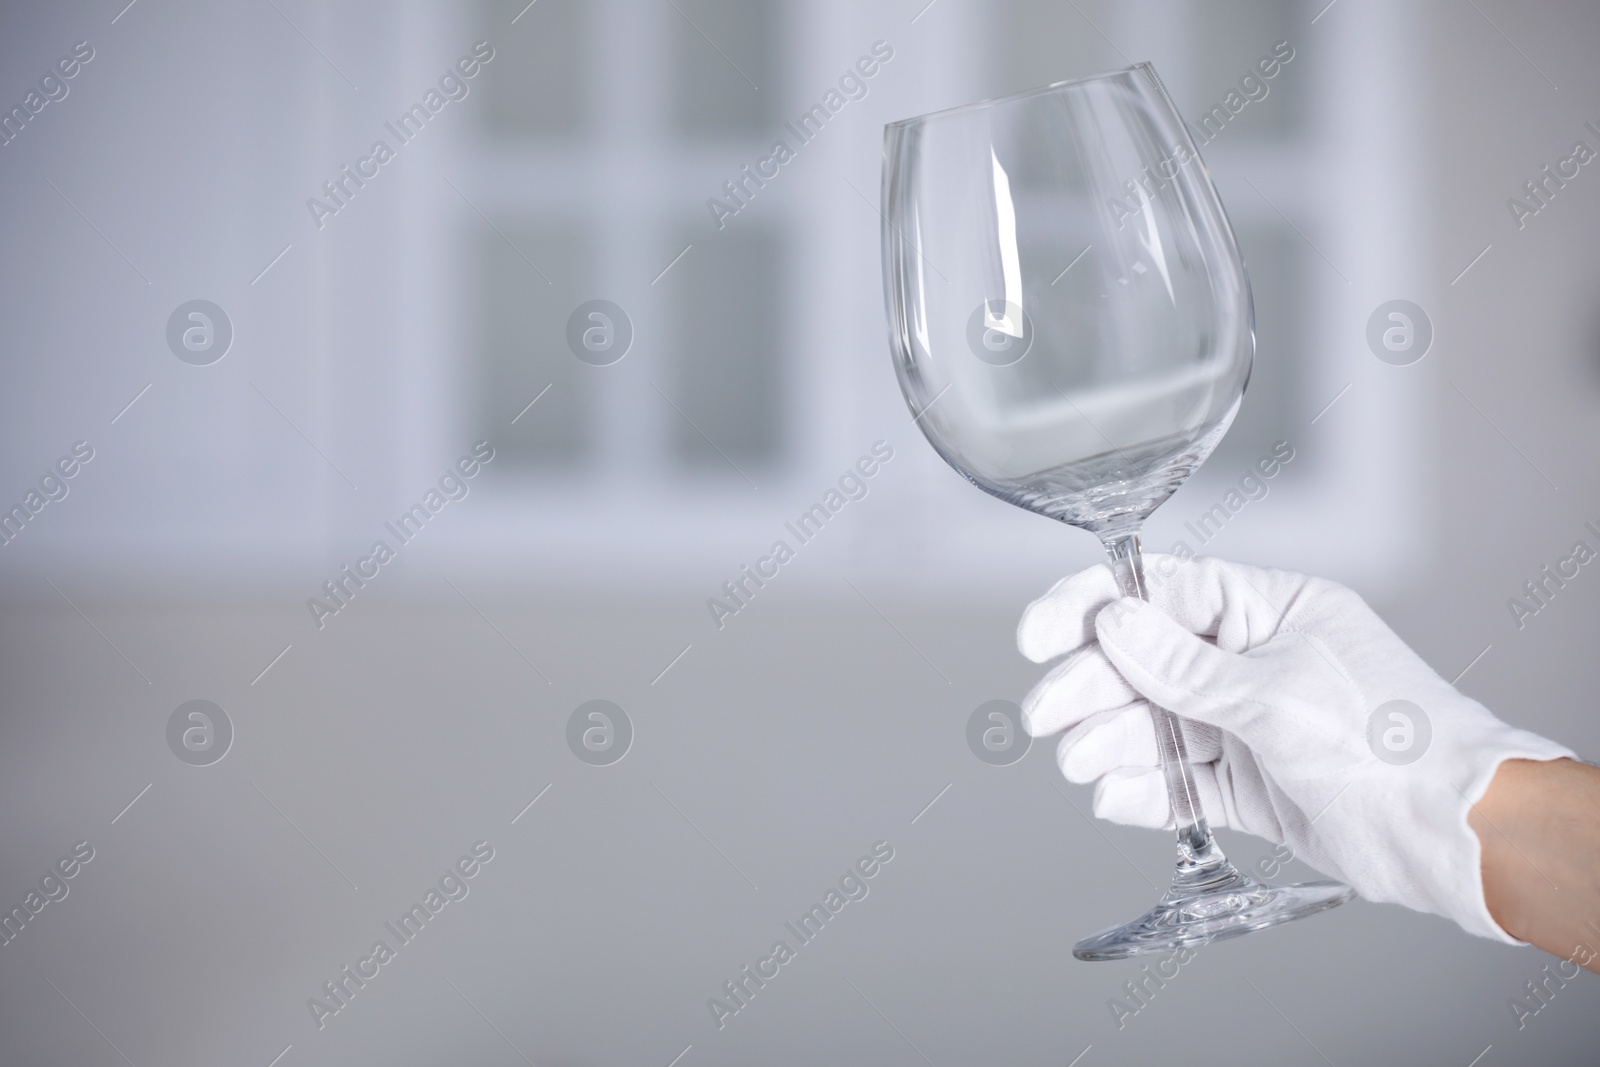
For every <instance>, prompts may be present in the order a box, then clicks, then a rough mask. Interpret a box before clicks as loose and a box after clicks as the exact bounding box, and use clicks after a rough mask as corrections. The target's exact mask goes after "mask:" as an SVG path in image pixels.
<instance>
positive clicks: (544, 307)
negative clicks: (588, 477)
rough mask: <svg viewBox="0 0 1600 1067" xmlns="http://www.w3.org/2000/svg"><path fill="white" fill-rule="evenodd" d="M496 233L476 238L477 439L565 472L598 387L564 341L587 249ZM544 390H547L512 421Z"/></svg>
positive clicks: (584, 440) (589, 429)
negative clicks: (480, 432)
mask: <svg viewBox="0 0 1600 1067" xmlns="http://www.w3.org/2000/svg"><path fill="white" fill-rule="evenodd" d="M519 25H520V23H519ZM498 225H499V227H500V229H501V230H503V231H505V236H504V237H502V236H501V235H500V234H499V233H497V232H495V231H494V230H493V229H487V230H485V231H484V232H483V233H482V234H481V235H480V236H479V238H478V240H479V244H480V247H481V249H482V252H481V254H480V256H479V263H480V264H481V270H482V277H481V278H480V279H479V286H478V291H479V293H480V294H481V299H482V302H483V303H482V307H483V312H482V316H483V317H482V319H481V324H482V325H481V329H482V334H481V337H482V344H483V366H484V374H483V377H482V382H483V386H484V394H483V402H482V404H481V407H480V410H482V411H483V412H484V414H485V418H484V422H485V423H486V427H485V430H484V433H485V436H487V437H488V438H489V439H490V440H491V441H493V442H494V444H495V447H496V448H497V449H501V451H502V453H503V454H504V455H505V456H506V463H507V465H508V466H552V465H554V466H572V465H575V464H577V463H579V462H581V461H582V460H583V459H584V458H585V457H586V456H587V455H588V454H589V452H590V450H591V448H592V445H593V436H594V433H593V431H594V408H595V400H596V397H595V385H596V381H595V377H594V368H593V367H590V366H587V365H586V364H583V363H580V362H579V361H578V359H577V357H575V356H574V355H573V354H572V352H571V351H569V350H568V348H567V343H566V324H567V317H568V315H570V314H571V312H572V310H573V309H574V308H575V307H577V306H578V305H579V304H580V303H582V302H583V301H585V300H587V299H589V295H590V294H588V293H577V292H575V291H572V288H571V286H570V285H568V284H566V283H565V279H569V278H572V279H584V278H590V277H592V276H593V274H592V271H591V270H590V262H589V249H590V241H589V240H587V239H586V235H585V234H583V233H581V232H579V231H577V230H575V229H573V228H570V227H568V228H554V227H544V228H541V227H536V226H531V225H528V224H522V225H518V224H516V223H510V222H505V221H501V222H500V223H499V224H498ZM507 238H509V239H510V242H512V243H514V244H515V246H516V247H515V248H513V247H512V245H511V244H508V243H507ZM524 257H526V258H524ZM529 261H531V262H532V263H533V264H537V265H538V267H539V269H540V270H543V271H544V272H545V274H548V275H549V276H550V278H551V279H552V280H553V281H554V283H555V284H554V285H551V284H549V283H547V282H546V281H545V279H544V278H542V277H540V276H539V273H538V271H536V270H535V269H534V268H533V267H532V266H530V265H529ZM554 264H559V265H560V268H561V269H560V270H559V271H557V270H556V269H555V267H554V266H553V265H554ZM546 385H549V386H550V391H549V392H547V393H545V395H544V396H543V398H541V399H540V400H539V402H538V403H537V404H535V405H534V406H533V407H532V408H531V409H529V410H528V412H527V413H526V414H523V415H521V417H520V418H518V417H517V416H518V414H519V413H520V412H521V411H522V409H523V407H524V406H525V405H526V404H527V403H528V402H529V401H530V400H532V399H533V398H534V397H535V396H538V395H539V391H540V390H542V389H543V388H544V387H545V386H546ZM513 418H516V422H515V423H514V424H513V423H512V421H511V420H512V419H513ZM502 442H503V446H502Z"/></svg>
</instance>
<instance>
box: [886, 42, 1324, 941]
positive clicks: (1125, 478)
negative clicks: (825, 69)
mask: <svg viewBox="0 0 1600 1067" xmlns="http://www.w3.org/2000/svg"><path fill="white" fill-rule="evenodd" d="M883 270H884V292H885V301H886V303H887V306H888V313H889V341H890V348H891V349H892V352H893V356H894V365H895V372H896V376H897V377H898V378H899V381H900V388H901V391H902V392H903V393H904V394H905V398H906V402H907V404H909V405H910V407H911V412H912V415H913V416H914V420H915V422H916V424H917V425H918V426H920V427H922V432H923V433H924V434H925V435H926V436H927V438H928V441H929V443H930V444H932V445H933V447H934V450H935V451H937V452H938V453H939V455H940V456H942V457H943V458H944V460H945V462H947V463H949V464H950V465H951V466H952V467H954V468H955V469H956V470H957V471H959V472H960V473H961V474H962V475H964V476H965V477H966V478H967V479H968V480H969V481H971V482H972V483H973V484H974V485H976V486H977V487H978V488H980V489H982V490H984V491H985V492H988V493H992V494H993V495H995V496H997V497H999V498H1000V499H1001V500H1005V501H1008V502H1009V503H1012V504H1015V505H1017V506H1018V507H1021V508H1026V509H1027V510H1029V511H1034V512H1037V513H1039V514H1041V515H1045V516H1048V517H1050V518H1053V519H1058V520H1060V521H1061V522H1065V523H1068V524H1070V525H1072V526H1077V527H1081V528H1082V529H1085V530H1088V531H1090V532H1092V533H1094V534H1096V535H1098V536H1099V538H1100V539H1101V541H1102V542H1103V543H1104V545H1105V548H1106V552H1107V553H1108V555H1109V556H1110V559H1111V568H1112V571H1113V573H1114V574H1115V576H1116V579H1117V581H1118V583H1119V585H1120V586H1121V589H1122V591H1123V593H1124V594H1125V595H1127V596H1135V597H1143V596H1144V595H1145V577H1144V571H1143V566H1142V560H1141V556H1140V553H1139V529H1140V526H1141V525H1142V524H1143V522H1144V520H1145V518H1146V517H1147V516H1148V515H1149V514H1150V513H1151V512H1152V511H1153V510H1154V509H1155V508H1156V506H1157V505H1159V504H1160V503H1161V502H1162V501H1164V500H1166V499H1167V498H1168V497H1169V496H1171V495H1172V494H1173V492H1175V491H1176V490H1177V488H1178V486H1180V485H1181V484H1183V481H1184V479H1186V478H1187V477H1188V476H1189V475H1190V474H1191V473H1192V472H1193V471H1194V469H1195V468H1196V467H1198V466H1199V465H1200V464H1201V462H1203V461H1204V460H1205V458H1206V457H1207V456H1208V455H1210V454H1211V451H1212V449H1213V448H1215V447H1216V445H1217V442H1218V441H1219V440H1221V438H1222V435H1223V433H1224V432H1226V430H1227V429H1228V426H1229V424H1230V423H1231V422H1232V421H1233V417H1234V414H1235V412H1237V411H1238V410H1239V402H1240V400H1241V399H1242V397H1243V396H1244V390H1245V385H1246V384H1247V383H1248V382H1249V380H1250V366H1251V361H1252V357H1253V355H1254V352H1255V333H1254V313H1253V310H1252V307H1251V300H1250V282H1249V279H1248V278H1247V277H1246V276H1245V269H1244V262H1243V260H1242V259H1241V258H1240V255H1239V249H1238V247H1237V245H1236V244H1235V243H1234V238H1233V232H1232V230H1231V229H1230V227H1229V225H1228V219H1227V215H1226V214H1225V213H1224V211H1223V208H1222V202H1221V201H1220V200H1219V199H1218V197H1217V191H1216V189H1215V188H1213V186H1212V184H1211V179H1210V176H1209V174H1208V173H1207V171H1206V168H1205V164H1204V163H1203V162H1201V159H1200V154H1199V153H1198V152H1197V151H1196V150H1195V147H1194V143H1193V141H1192V140H1191V139H1190V137H1189V134H1188V131H1187V129H1186V128H1185V126H1184V123H1183V120H1182V119H1181V118H1180V117H1179V115H1178V113H1177V110H1176V109H1175V107H1174V106H1173V103H1172V99H1171V97H1170V96H1168V94H1167V91H1166V88H1165V87H1164V86H1163V85H1162V84H1161V80H1160V79H1159V78H1158V77H1157V76H1156V72H1155V70H1154V68H1152V67H1151V66H1150V64H1148V63H1141V64H1138V65H1137V66H1133V67H1129V68H1128V69H1126V70H1120V71H1116V72H1113V73H1110V74H1103V75H1098V76H1095V77H1091V78H1083V79H1079V80H1076V81H1067V82H1060V83H1058V84H1055V85H1050V86H1047V87H1045V88H1043V89H1036V90H1033V91H1030V92H1025V93H1019V94H1017V95H1015V96H1009V97H1005V98H1003V99H999V100H990V101H985V102H982V103H977V104H969V105H967V106H965V107H958V108H954V109H951V110H949V111H940V112H937V113H935V114H932V115H924V116H922V117H920V118H913V119H906V120H904V121H902V122H896V123H891V124H890V125H889V126H887V127H885V129H884V169H883ZM1151 714H1152V716H1153V718H1154V721H1155V731H1156V740H1157V746H1158V748H1159V751H1160V754H1161V761H1162V769H1163V771H1164V773H1165V777H1166V782H1167V791H1168V795H1169V797H1170V798H1171V803H1172V811H1173V818H1174V822H1175V823H1176V824H1177V835H1178V842H1177V845H1178V859H1177V867H1176V870H1175V871H1174V874H1173V879H1172V887H1171V889H1169V890H1168V891H1167V893H1166V894H1165V895H1164V896H1163V897H1162V898H1161V900H1160V901H1159V902H1158V903H1157V904H1156V906H1155V907H1154V908H1152V909H1151V910H1150V911H1148V912H1146V913H1145V914H1144V915H1142V916H1140V917H1139V918H1137V919H1135V920H1133V921H1132V922H1129V923H1126V924H1124V925H1122V926H1118V927H1113V928H1112V929H1109V930H1105V931H1103V932H1101V933H1099V934H1096V935H1094V936H1093V937H1090V938H1087V939H1085V940H1083V941H1080V942H1079V943H1078V944H1077V945H1076V946H1075V947H1074V949H1073V955H1075V956H1077V957H1078V958H1079V959H1083V960H1107V959H1120V958H1123V957H1126V956H1133V955H1140V954H1143V953H1149V952H1163V951H1167V950H1170V949H1172V948H1174V947H1177V946H1179V945H1185V944H1193V943H1196V942H1205V941H1212V940H1216V939H1219V938H1225V937H1234V936H1237V935H1240V934H1244V933H1249V932H1250V931H1252V930H1260V929H1263V928H1265V927H1268V926H1275V925H1277V924H1279V923H1283V922H1287V921H1289V920H1291V919H1298V918H1301V917H1302V916H1306V915H1310V914H1312V913H1314V912H1318V911H1322V910H1324V909H1327V908H1331V907H1334V906H1336V905H1338V904H1341V903H1343V902H1344V901H1346V900H1348V899H1349V898H1350V897H1351V896H1352V895H1353V892H1352V890H1350V889H1349V888H1348V887H1347V886H1344V885H1341V884H1339V883H1337V882H1307V883H1304V884H1301V885H1290V886H1275V885H1268V884H1264V883H1262V882H1258V881H1256V880H1255V879H1254V878H1251V877H1250V876H1249V875H1246V874H1244V873H1242V872H1240V871H1239V870H1237V869H1236V868H1235V867H1234V866H1233V864H1231V863H1229V862H1228V859H1227V857H1226V856H1224V855H1223V854H1222V850H1221V849H1220V848H1218V847H1217V844H1216V842H1215V841H1214V840H1213V839H1212V836H1211V831H1210V829H1209V828H1208V827H1207V825H1206V820H1205V815H1204V813H1203V812H1202V811H1201V810H1200V805H1199V799H1198V795H1197V793H1196V791H1195V788H1194V779H1193V775H1192V773H1191V771H1190V768H1189V764H1188V758H1187V752H1186V749H1185V745H1184V735H1183V724H1182V722H1181V721H1180V720H1179V719H1178V718H1177V717H1176V716H1174V715H1173V714H1172V713H1171V712H1168V711H1166V710H1164V709H1162V708H1158V707H1155V706H1153V705H1152V708H1151Z"/></svg>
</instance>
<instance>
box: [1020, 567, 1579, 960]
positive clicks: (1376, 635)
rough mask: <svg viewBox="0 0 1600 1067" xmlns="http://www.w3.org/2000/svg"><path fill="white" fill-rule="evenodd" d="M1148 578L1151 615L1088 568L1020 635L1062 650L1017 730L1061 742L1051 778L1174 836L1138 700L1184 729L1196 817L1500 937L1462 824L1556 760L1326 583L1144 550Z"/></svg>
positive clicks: (1556, 754) (1032, 646)
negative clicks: (1518, 775)
mask: <svg viewBox="0 0 1600 1067" xmlns="http://www.w3.org/2000/svg"><path fill="white" fill-rule="evenodd" d="M1145 571H1146V574H1147V578H1148V579H1149V581H1148V586H1149V595H1150V600H1151V602H1150V603H1148V604H1147V603H1143V602H1140V601H1137V600H1130V599H1127V598H1122V597H1120V595H1119V590H1118V589H1117V587H1116V584H1115V582H1114V581H1113V580H1112V578H1111V575H1110V572H1109V570H1108V569H1107V568H1105V567H1103V566H1102V567H1095V568H1091V569H1090V570H1087V571H1084V572H1081V573H1080V574H1076V575H1073V576H1071V577H1069V578H1067V579H1065V580H1064V581H1062V582H1061V583H1059V584H1058V585H1057V586H1056V587H1055V588H1054V589H1052V590H1051V591H1050V592H1049V593H1048V594H1046V595H1045V596H1044V597H1042V598H1041V599H1040V600H1038V601H1035V602H1034V603H1033V604H1032V605H1030V606H1029V608H1028V609H1027V611H1026V612H1025V613H1024V615H1023V620H1022V623H1021V625H1020V626H1019V628H1018V646H1019V648H1020V649H1021V650H1022V652H1023V653H1024V654H1025V655H1027V656H1028V657H1029V658H1030V659H1033V660H1034V661H1036V662H1044V661H1046V660H1051V659H1056V658H1057V657H1064V658H1063V659H1061V661H1060V662H1059V663H1057V664H1056V665H1055V666H1054V667H1053V668H1052V670H1051V671H1050V673H1049V674H1047V675H1046V677H1045V679H1044V680H1043V681H1042V682H1041V683H1040V684H1039V685H1038V686H1036V687H1035V689H1034V691H1033V692H1032V693H1030V694H1029V695H1028V696H1027V698H1026V699H1025V700H1024V702H1023V721H1024V724H1025V726H1026V727H1027V728H1028V730H1029V732H1030V733H1032V734H1033V735H1034V736H1043V735H1046V734H1055V733H1060V734H1062V740H1061V744H1060V747H1059V749H1058V758H1059V762H1060V765H1061V769H1062V772H1063V774H1064V775H1065V776H1066V777H1067V778H1068V779H1069V780H1071V781H1075V782H1093V783H1094V784H1095V813H1096V814H1097V815H1099V816H1101V817H1102V818H1107V819H1111V820H1113V821H1117V822H1123V823H1128V824H1131V825H1137V826H1149V827H1159V826H1169V827H1170V826H1171V825H1172V815H1171V810H1170V807H1169V804H1168V802H1167V798H1166V794H1165V790H1164V786H1163V776H1162V773H1161V771H1160V767H1159V760H1158V758H1157V755H1156V748H1155V737H1154V730H1153V728H1152V727H1151V724H1150V714H1149V709H1150V705H1151V704H1152V703H1153V704H1155V705H1157V706H1160V707H1164V708H1167V709H1169V710H1171V711H1172V712H1174V713H1176V714H1177V715H1179V716H1181V717H1182V718H1183V719H1184V720H1185V733H1186V736H1187V739H1188V744H1189V750H1190V757H1191V762H1192V764H1193V771H1194V780H1195V784H1196V787H1197V789H1198V790H1199V792H1200V799H1201V801H1202V805H1203V807H1204V809H1205V811H1206V814H1207V816H1208V817H1209V819H1210V821H1211V822H1212V823H1213V824H1216V825H1222V826H1231V827H1234V828H1236V829H1241V830H1244V831H1246V832H1248V833H1253V834H1256V835H1257V836H1260V837H1263V838H1266V839H1267V840H1269V841H1272V842H1274V843H1287V844H1288V845H1289V847H1290V848H1291V849H1292V850H1293V851H1294V853H1295V854H1296V855H1298V856H1299V857H1300V858H1302V859H1304V860H1305V861H1306V862H1308V863H1310V864H1311V865H1312V866H1314V867H1317V868H1318V869H1320V870H1322V871H1325V872H1327V873H1328V874H1331V875H1333V876H1335V877H1337V878H1340V879H1342V880H1343V881H1345V882H1347V883H1349V884H1350V885H1351V886H1353V887H1354V888H1355V889H1356V890H1357V891H1358V892H1359V893H1361V895H1362V896H1364V897H1367V898H1368V899H1369V900H1374V901H1392V902H1396V903H1400V904H1404V905H1406V906H1408V907H1411V908H1415V909H1417V910H1420V911H1427V912H1433V913H1435V914H1439V915H1443V916H1445V917H1447V918H1449V919H1451V920H1453V921H1455V922H1456V923H1457V924H1459V925H1460V926H1461V927H1462V928H1463V929H1465V930H1467V931H1468V932H1470V933H1474V934H1477V935H1479V936H1482V937H1488V938H1492V939H1495V940H1500V941H1505V942H1513V943H1515V941H1516V939H1515V938H1514V937H1513V936H1512V935H1511V934H1510V933H1508V932H1507V931H1506V930H1505V929H1504V928H1502V927H1501V925H1500V924H1499V923H1498V922H1497V921H1496V919H1495V917H1494V916H1493V915H1492V914H1491V912H1490V909H1489V907H1488V905H1487V903H1486V899H1485V890H1484V880H1483V875H1482V870H1483V868H1482V862H1483V857H1482V855H1481V849H1480V841H1479V838H1478V836H1477V835H1476V834H1475V833H1474V832H1473V829H1472V828H1471V827H1470V826H1469V812H1470V811H1471V809H1472V807H1473V805H1474V803H1476V802H1477V801H1479V800H1480V799H1482V798H1484V796H1485V794H1486V792H1487V791H1488V789H1489V787H1490V782H1491V780H1492V779H1494V778H1495V777H1496V776H1497V772H1498V769H1499V768H1500V767H1501V766H1502V765H1503V764H1504V763H1505V762H1506V761H1510V760H1530V761H1548V760H1560V759H1562V758H1564V757H1570V756H1572V755H1573V753H1572V751H1571V750H1570V749H1568V748H1566V747H1564V746H1562V745H1559V744H1557V743H1555V742H1553V741H1549V740H1547V739H1545V738H1543V737H1540V736H1538V735H1537V734H1533V733H1530V732H1528V731H1525V730H1520V729H1516V728H1514V727H1512V726H1510V725H1508V724H1506V723H1504V722H1501V721H1500V720H1499V719H1497V718H1495V716H1493V715H1492V714H1490V713H1489V711H1488V710H1487V709H1486V708H1484V707H1483V706H1482V705H1481V704H1479V703H1477V702H1476V701H1473V700H1471V699H1470V698H1468V697H1466V696H1464V695H1463V694H1461V693H1459V692H1458V691H1457V690H1456V689H1455V688H1454V687H1453V686H1451V685H1450V684H1449V683H1448V682H1446V681H1445V680H1444V679H1442V678H1440V677H1439V675H1437V674H1436V673H1435V672H1434V671H1433V670H1432V669H1431V668H1429V667H1428V666H1427V664H1426V663H1424V662H1423V661H1422V659H1421V658H1420V657H1418V656H1417V655H1416V653H1415V652H1413V651H1412V650H1411V649H1410V648H1409V647H1408V646H1407V645H1406V644H1405V643H1404V642H1403V641H1402V640H1401V639H1400V638H1399V637H1398V636H1397V635H1396V634H1395V633H1394V632H1393V631H1392V630H1390V629H1389V627H1388V626H1386V625H1385V624H1384V623H1383V621H1382V620H1381V619H1380V618H1378V616H1377V615H1376V613H1374V612H1373V611H1372V609H1371V608H1370V607H1368V606H1367V605H1366V603H1365V602H1364V601H1362V600H1361V598H1360V597H1359V596H1357V595H1356V594H1355V593H1353V592H1351V591H1350V590H1348V589H1345V588H1344V587H1342V586H1339V585H1336V584H1335V583H1332V582H1328V581H1326V580H1324V579H1320V578H1311V577H1307V576H1304V575H1299V574H1294V573H1292V572H1288V571H1276V570H1264V569H1260V568H1255V567H1246V566H1242V565H1239V564H1232V563H1226V562H1224V561H1221V560H1215V559H1199V560H1194V561H1191V562H1180V561H1178V560H1176V559H1174V558H1173V557H1165V556H1150V557H1147V558H1146V563H1145ZM1494 814H1495V813H1494V812H1493V811H1489V812H1487V813H1486V817H1487V818H1489V819H1492V818H1494ZM1519 825H1520V824H1519ZM1530 825H1531V824H1530ZM1597 921H1600V920H1597ZM1596 937H1597V938H1600V934H1597V935H1596Z"/></svg>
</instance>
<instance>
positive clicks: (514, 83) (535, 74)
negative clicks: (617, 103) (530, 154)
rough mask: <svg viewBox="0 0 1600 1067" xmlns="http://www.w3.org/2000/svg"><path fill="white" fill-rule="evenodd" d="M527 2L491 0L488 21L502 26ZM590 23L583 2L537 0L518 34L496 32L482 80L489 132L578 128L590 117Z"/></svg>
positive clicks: (516, 133) (536, 132) (519, 24)
mask: <svg viewBox="0 0 1600 1067" xmlns="http://www.w3.org/2000/svg"><path fill="white" fill-rule="evenodd" d="M527 2H528V0H493V2H492V3H490V4H489V8H490V11H489V18H488V19H486V22H488V24H489V25H494V26H504V25H506V24H507V23H509V22H510V20H511V19H512V18H513V17H515V16H516V15H517V12H519V11H522V9H523V8H524V7H527ZM588 21H589V20H588V17H587V10H586V8H585V5H584V3H583V0H539V2H538V3H536V4H534V5H533V7H531V8H528V10H527V11H526V12H524V13H523V15H522V17H521V18H519V19H518V20H517V24H516V26H515V27H514V29H515V30H516V31H517V32H514V33H502V34H499V35H497V36H496V38H495V40H494V41H493V42H492V43H493V44H494V48H495V57H494V59H493V60H492V61H491V62H490V65H489V66H488V67H487V68H486V69H485V70H484V77H483V79H482V82H481V84H482V86H483V89H484V91H485V92H486V94H487V95H488V98H489V99H488V101H487V104H488V107H487V108H486V109H485V115H486V121H487V123H488V126H489V130H490V132H491V133H493V134H498V135H512V136H519V135H523V136H525V135H530V134H532V135H540V134H543V135H551V134H575V133H580V132H582V130H583V128H584V127H585V125H586V124H587V123H588V122H589V120H590V115H589V94H588V92H587V87H588V84H589V79H588V73H589V71H590V70H591V68H592V67H593V66H594V58H595V55H596V53H595V52H594V51H593V50H592V49H591V48H589V47H588V37H589V33H588V29H589V27H588Z"/></svg>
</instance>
